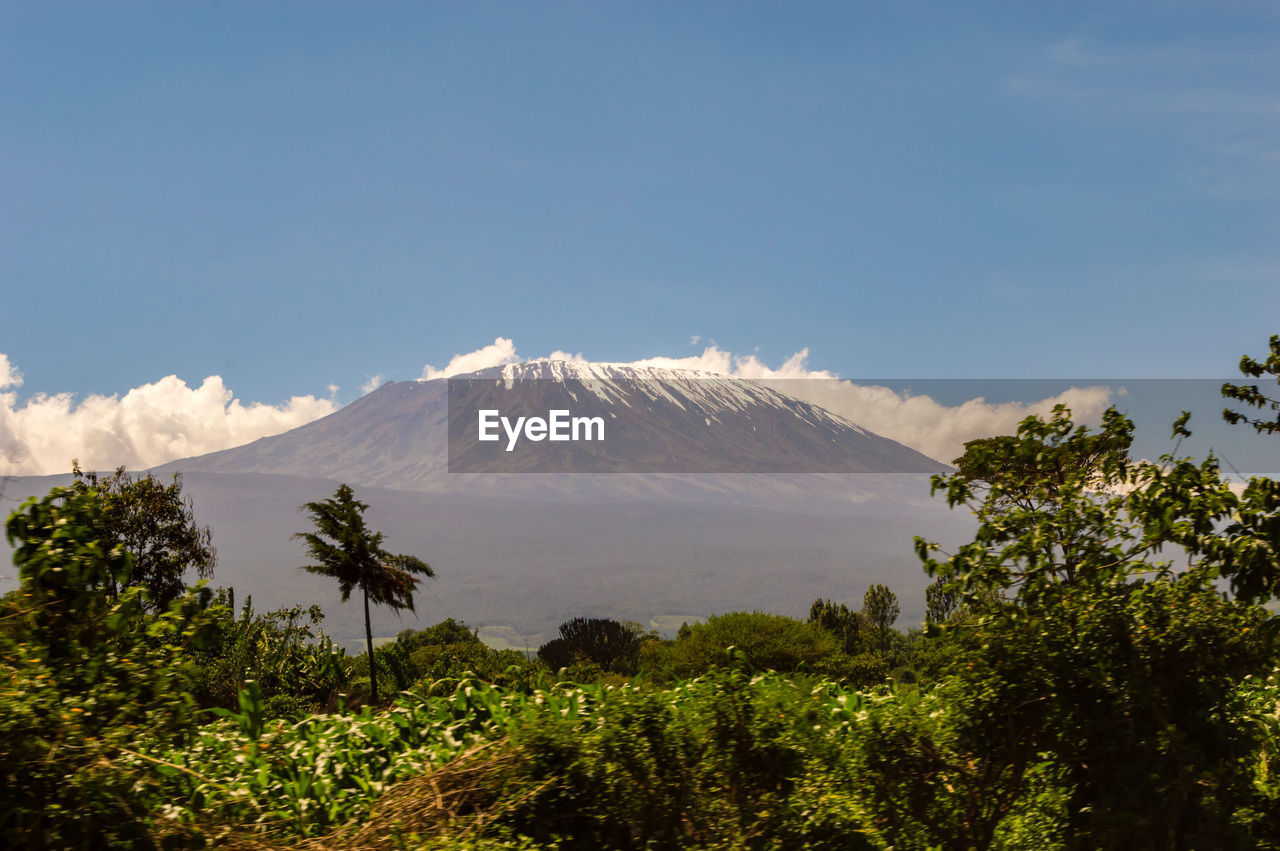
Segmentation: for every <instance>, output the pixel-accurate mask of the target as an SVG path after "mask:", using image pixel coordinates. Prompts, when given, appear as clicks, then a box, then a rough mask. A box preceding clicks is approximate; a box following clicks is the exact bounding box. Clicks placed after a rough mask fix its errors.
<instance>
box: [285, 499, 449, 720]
mask: <svg viewBox="0 0 1280 851" xmlns="http://www.w3.org/2000/svg"><path fill="white" fill-rule="evenodd" d="M368 507H369V506H368V505H366V504H365V503H363V502H360V501H359V500H358V499H356V498H355V494H354V493H353V492H352V490H351V488H350V487H349V486H348V485H345V484H344V485H340V486H339V487H338V490H337V491H336V492H335V493H334V495H333V496H332V497H330V498H329V499H326V500H324V501H322V502H308V503H307V504H306V505H304V506H302V509H303V510H304V511H306V512H307V513H308V514H310V515H311V520H312V522H313V523H315V526H316V531H315V532H298V533H297V534H296V535H294V536H293V537H295V538H301V539H302V540H303V542H305V544H306V547H307V553H308V554H309V555H310V556H311V558H313V559H315V561H316V562H318V563H317V564H307V565H303V566H302V569H303V570H306V571H308V572H310V573H315V574H319V575H320V576H328V577H330V578H332V579H336V580H338V589H339V590H340V591H341V592H342V602H344V603H345V602H346V601H347V600H348V599H350V598H351V592H352V591H354V590H356V589H357V588H359V589H360V595H361V597H362V598H363V599H364V637H365V646H366V648H367V649H368V652H369V655H368V659H369V694H370V699H371V700H372V701H374V702H376V701H377V700H378V678H377V671H376V666H375V664H374V656H373V626H372V624H371V621H370V619H369V604H370V602H372V603H374V604H375V605H380V606H388V607H389V608H391V609H393V610H396V611H400V610H403V609H408V610H409V611H411V612H412V611H413V610H414V609H413V594H414V592H415V591H416V590H417V589H418V585H419V583H420V582H421V580H420V579H418V577H417V576H415V575H414V574H418V575H420V576H426V577H432V578H434V577H435V572H434V571H433V570H432V569H431V566H430V565H428V564H427V563H426V562H424V561H423V560H422V559H420V558H417V557H415V556H410V555H394V554H392V553H389V552H387V551H386V550H384V549H383V548H382V537H383V536H382V533H381V532H372V531H370V530H369V528H368V527H367V526H365V522H364V512H365V509H367V508H368Z"/></svg>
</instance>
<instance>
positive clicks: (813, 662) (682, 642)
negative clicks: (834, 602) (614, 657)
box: [672, 612, 841, 677]
mask: <svg viewBox="0 0 1280 851" xmlns="http://www.w3.org/2000/svg"><path fill="white" fill-rule="evenodd" d="M729 647H736V648H738V650H739V651H741V652H742V653H743V654H745V655H746V657H747V659H748V660H749V661H750V662H751V664H752V665H754V666H755V667H756V668H759V669H762V670H773V671H795V670H798V669H799V668H801V667H802V666H805V667H808V668H809V669H811V670H812V669H814V668H815V667H817V666H819V665H820V664H822V663H825V662H831V661H834V660H836V659H838V658H840V656H841V654H840V647H839V642H837V640H836V638H835V636H833V635H832V634H831V633H829V632H828V631H827V630H825V629H823V628H822V627H821V626H819V625H817V624H815V623H806V622H805V621H799V620H796V619H794V618H788V617H783V616H782V615H771V614H767V613H765V612H730V613H729V614H725V615H717V616H715V617H711V618H708V619H707V621H706V623H700V624H695V625H693V626H690V627H689V628H688V629H687V630H681V635H680V637H679V638H677V639H676V643H675V646H674V647H673V648H672V656H673V667H674V670H675V672H676V674H677V675H679V676H683V677H695V676H698V675H700V674H704V673H706V672H707V671H710V670H711V669H712V668H715V667H718V666H722V665H725V664H727V663H728V656H727V655H726V653H725V650H726V649H727V648H729Z"/></svg>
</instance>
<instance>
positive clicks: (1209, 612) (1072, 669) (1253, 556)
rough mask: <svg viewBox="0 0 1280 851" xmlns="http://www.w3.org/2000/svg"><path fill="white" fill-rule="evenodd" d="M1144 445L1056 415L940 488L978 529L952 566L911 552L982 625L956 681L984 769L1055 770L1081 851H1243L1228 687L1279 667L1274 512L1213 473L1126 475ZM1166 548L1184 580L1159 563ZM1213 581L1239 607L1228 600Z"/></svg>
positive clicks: (1177, 469)
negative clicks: (1273, 633)
mask: <svg viewBox="0 0 1280 851" xmlns="http://www.w3.org/2000/svg"><path fill="white" fill-rule="evenodd" d="M1180 426H1181V427H1183V430H1184V431H1185V420H1183V421H1182V422H1181V423H1180ZM1132 429H1133V426H1132V423H1131V422H1129V421H1128V420H1127V419H1126V418H1124V417H1123V416H1122V415H1120V414H1119V413H1117V412H1116V411H1114V410H1111V411H1108V412H1107V413H1106V414H1105V415H1104V417H1103V427H1102V430H1101V431H1100V432H1098V433H1092V432H1090V431H1089V430H1088V429H1087V428H1084V427H1074V426H1073V424H1072V423H1071V421H1070V416H1069V413H1068V412H1067V411H1066V410H1065V409H1064V408H1062V407H1059V408H1057V409H1055V411H1054V414H1053V417H1052V418H1051V419H1049V420H1047V421H1046V420H1040V419H1038V418H1034V417H1032V418H1028V419H1027V420H1025V421H1024V422H1023V423H1022V425H1021V427H1020V428H1019V431H1018V435H1017V436H1016V437H1008V438H997V439H993V440H987V441H975V442H973V443H970V444H968V447H967V451H966V455H965V458H964V459H961V463H958V464H957V466H958V468H959V471H958V472H957V473H956V474H954V475H952V476H949V477H941V476H940V477H935V482H934V486H935V490H942V491H943V492H944V493H945V494H946V495H947V498H948V501H949V502H950V503H951V504H952V505H960V504H965V505H969V506H971V507H973V508H974V509H975V511H976V513H977V514H978V516H979V517H980V519H981V520H982V523H981V526H980V527H979V529H978V532H977V534H976V536H975V540H974V541H973V543H970V544H966V545H964V546H962V547H960V548H959V549H958V550H957V551H956V552H955V553H954V554H952V555H951V557H950V558H948V559H945V560H939V559H935V558H933V557H932V556H931V555H930V553H931V552H932V550H933V549H934V548H933V547H932V546H931V545H928V544H925V543H923V542H917V545H918V550H919V552H920V554H921V556H922V558H923V559H924V561H925V564H926V567H927V569H928V570H929V572H930V573H932V574H934V575H936V576H940V577H942V578H943V579H944V580H945V581H946V582H947V583H948V584H949V585H950V587H954V588H956V589H958V590H959V591H960V592H961V593H962V596H963V598H964V600H965V601H966V603H971V604H973V605H975V606H976V607H977V610H978V611H980V613H981V614H980V616H979V617H977V618H976V619H975V620H974V621H973V622H972V623H971V624H970V625H969V626H968V627H966V628H970V629H974V630H976V631H977V634H978V636H979V637H980V641H979V642H974V643H971V644H970V645H969V648H968V651H967V652H966V654H965V658H966V665H965V668H964V669H963V672H962V673H961V675H960V682H961V683H962V690H961V693H962V694H964V695H966V696H969V697H976V696H981V698H982V699H981V700H976V699H975V700H974V701H973V702H972V704H971V707H970V708H969V709H967V710H966V709H965V708H964V707H965V706H966V704H962V703H959V702H956V706H957V708H958V709H960V710H961V711H962V712H963V715H962V717H961V718H958V719H956V720H955V724H956V728H957V729H958V730H959V731H961V733H962V734H963V735H964V736H966V737H968V740H969V741H970V742H972V745H971V749H972V750H973V751H974V752H977V753H984V754H988V755H990V754H995V753H998V752H1000V750H1001V749H1002V748H1003V749H1004V750H1005V751H1007V752H1009V753H1014V754H1016V753H1018V752H1020V750H1027V749H1029V750H1033V751H1040V752H1043V753H1044V754H1045V755H1046V758H1048V759H1049V760H1050V761H1051V762H1052V764H1053V765H1054V766H1056V768H1057V770H1060V771H1061V772H1062V774H1063V776H1064V777H1065V778H1066V782H1067V783H1068V784H1069V787H1070V789H1071V797H1070V802H1069V806H1068V808H1067V810H1068V813H1069V819H1068V829H1069V833H1070V836H1071V837H1072V839H1071V841H1072V842H1075V843H1083V844H1086V845H1090V846H1092V847H1106V848H1121V847H1139V846H1140V847H1152V848H1178V847H1209V846H1212V847H1221V848H1225V847H1232V846H1233V845H1236V846H1240V847H1245V846H1247V844H1248V842H1249V840H1247V839H1246V838H1245V836H1244V834H1243V833H1242V832H1241V829H1240V828H1239V825H1238V824H1237V819H1236V818H1235V815H1234V814H1235V812H1236V811H1237V810H1239V809H1240V808H1241V807H1243V806H1245V805H1246V804H1247V803H1248V800H1249V797H1250V795H1251V789H1250V787H1251V781H1250V778H1249V769H1248V766H1249V764H1250V754H1251V753H1252V752H1253V749H1254V748H1255V744H1256V742H1255V738H1254V733H1253V732H1252V731H1251V730H1250V729H1249V727H1248V725H1245V724H1243V723H1242V722H1241V718H1242V712H1243V706H1242V704H1241V702H1240V700H1239V698H1238V697H1237V695H1236V688H1237V685H1238V683H1239V682H1240V681H1241V680H1242V679H1244V678H1245V677H1247V676H1249V675H1260V674H1264V673H1266V672H1267V671H1268V670H1270V667H1271V661H1270V660H1269V658H1268V654H1267V653H1266V652H1264V650H1263V647H1262V644H1261V642H1257V641H1254V640H1253V639H1252V637H1251V633H1252V632H1255V631H1256V630H1257V629H1258V627H1259V626H1260V625H1261V623H1262V622H1263V621H1264V620H1265V618H1266V614H1265V612H1263V611H1262V610H1260V609H1258V608H1256V607H1254V606H1252V605H1251V604H1250V603H1249V602H1248V600H1249V599H1250V598H1252V597H1255V596H1257V595H1259V594H1262V593H1265V592H1266V590H1267V589H1269V588H1271V587H1274V584H1275V582H1276V573H1277V565H1276V563H1275V561H1274V556H1272V557H1271V561H1270V564H1269V565H1264V564H1262V563H1261V560H1260V555H1261V553H1262V552H1265V551H1268V550H1269V551H1270V552H1271V553H1274V552H1275V551H1276V546H1275V545H1276V543H1277V542H1278V541H1277V537H1276V534H1275V530H1274V528H1273V527H1274V518H1275V505H1276V502H1274V501H1272V502H1269V503H1268V499H1269V498H1268V497H1267V496H1266V494H1267V493H1269V492H1270V487H1269V486H1268V485H1265V484H1263V485H1260V484H1258V483H1256V482H1255V483H1254V484H1251V486H1250V487H1253V488H1256V489H1257V490H1258V491H1260V492H1261V493H1256V494H1254V495H1252V496H1251V495H1250V494H1249V491H1248V490H1246V492H1245V494H1244V495H1242V496H1240V497H1237V495H1236V494H1234V493H1233V492H1232V491H1231V489H1230V488H1229V487H1228V486H1227V484H1226V482H1224V481H1223V480H1222V478H1221V476H1220V475H1219V472H1218V467H1217V463H1216V461H1215V460H1214V459H1213V458H1212V457H1211V458H1209V459H1207V460H1205V461H1204V462H1201V463H1199V464H1196V463H1193V462H1191V461H1188V460H1179V459H1175V458H1172V457H1165V458H1163V459H1161V463H1159V464H1152V463H1150V462H1134V461H1131V460H1130V459H1129V456H1128V447H1129V443H1130V440H1131V438H1132ZM1242 509H1246V510H1254V511H1255V512H1256V513H1255V515H1254V516H1253V517H1252V518H1249V517H1243V516H1242V513H1243V512H1242ZM1268 512H1269V513H1268ZM1268 523H1271V524H1273V525H1272V527H1268V525H1267V524H1268ZM1173 547H1179V548H1181V551H1182V552H1183V554H1184V555H1185V556H1186V559H1187V563H1186V565H1185V566H1184V567H1183V568H1182V569H1181V570H1178V571H1175V570H1174V569H1173V566H1172V564H1171V563H1170V562H1168V561H1164V560H1160V559H1159V558H1158V556H1159V554H1161V552H1162V551H1163V550H1165V549H1166V548H1173ZM1219 576H1223V577H1227V578H1228V579H1230V580H1231V581H1232V584H1233V586H1234V587H1235V589H1236V591H1237V594H1238V597H1239V598H1240V599H1237V600H1235V601H1232V600H1227V599H1223V598H1222V597H1221V596H1219V594H1218V593H1217V591H1216V589H1215V587H1214V581H1215V579H1216V578H1217V577H1219ZM995 594H1000V595H1004V596H1006V597H1007V602H1003V603H993V602H992V599H993V595H995ZM1011 731H1013V732H1014V733H1016V735H1015V736H1014V737H1013V738H1012V739H1011V738H1010V734H1011ZM1010 762H1011V763H1012V760H1010Z"/></svg>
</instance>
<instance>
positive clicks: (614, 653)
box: [538, 618, 641, 674]
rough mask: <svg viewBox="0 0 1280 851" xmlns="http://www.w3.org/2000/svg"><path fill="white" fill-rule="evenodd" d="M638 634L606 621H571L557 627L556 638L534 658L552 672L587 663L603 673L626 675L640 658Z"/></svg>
mask: <svg viewBox="0 0 1280 851" xmlns="http://www.w3.org/2000/svg"><path fill="white" fill-rule="evenodd" d="M640 637H641V636H640V634H639V633H638V632H637V631H636V629H634V628H633V627H630V626H627V625H626V624H623V623H620V622H618V621H615V620H612V619H610V618H574V619H572V620H569V621H566V622H565V623H562V624H560V637H559V638H555V639H552V640H551V641H549V642H547V643H546V644H544V645H542V647H540V648H538V658H540V659H542V661H543V662H545V663H546V665H547V667H549V668H551V670H553V671H558V670H560V669H561V668H568V667H570V666H571V665H573V664H574V663H576V662H591V663H592V664H595V665H598V666H599V667H600V669H601V670H603V671H611V672H614V673H621V674H630V673H634V672H635V670H636V661H637V659H638V657H639V654H640Z"/></svg>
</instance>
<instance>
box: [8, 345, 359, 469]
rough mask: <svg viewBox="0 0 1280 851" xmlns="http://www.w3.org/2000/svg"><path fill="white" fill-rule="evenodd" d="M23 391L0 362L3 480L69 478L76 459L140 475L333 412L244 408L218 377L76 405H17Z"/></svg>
mask: <svg viewBox="0 0 1280 851" xmlns="http://www.w3.org/2000/svg"><path fill="white" fill-rule="evenodd" d="M21 383H22V379H21V377H20V376H19V375H18V373H17V371H16V370H15V369H14V368H13V367H12V366H11V365H10V363H9V359H8V358H7V357H6V356H5V355H3V354H0V474H12V475H28V476H39V475H50V474H54V473H67V472H70V470H71V459H73V458H78V459H79V460H80V466H82V467H84V468H85V469H97V470H106V469H113V468H115V467H118V466H121V465H124V466H126V467H129V468H131V469H144V468H147V467H153V466H155V465H157V464H162V463H164V462H165V461H171V460H173V459H175V458H185V457H187V456H190V455H202V454H204V453H206V452H214V451H216V450H219V449H227V448H229V447H232V446H239V445H241V444H243V443H249V442H251V441H254V440H257V439H258V438H260V437H265V436H267V435H270V434H279V433H280V432H283V431H288V430H289V429H291V428H295V427H297V426H300V425H303V424H304V423H308V422H311V421H312V420H315V419H318V418H320V417H323V416H325V415H326V414H331V413H333V412H334V411H335V410H337V408H338V405H337V403H336V402H334V401H333V400H332V399H317V398H316V397H315V396H294V397H293V398H291V399H290V400H289V401H287V402H285V403H283V404H280V405H266V404H262V403H260V402H255V403H251V404H248V405H246V404H244V403H242V402H241V401H240V400H239V399H236V398H235V397H234V395H233V394H232V392H231V390H229V389H228V388H226V387H225V386H224V385H223V383H222V378H221V377H220V376H217V375H211V376H209V377H208V378H206V379H205V380H204V382H203V383H202V384H201V385H200V386H199V387H189V386H187V384H186V382H184V381H182V380H181V379H180V378H178V377H177V376H176V375H168V376H165V377H164V378H161V379H160V380H159V381H155V382H152V383H151V384H144V385H142V386H141V387H135V388H133V389H132V390H130V391H129V392H128V393H125V394H124V395H123V396H114V395H113V396H100V395H91V396H88V397H86V398H85V399H84V400H83V401H80V402H77V401H76V400H75V399H74V398H73V396H72V394H70V393H58V394H54V395H47V394H44V393H38V394H36V395H35V396H33V397H31V398H30V399H27V400H25V401H24V402H23V403H22V404H19V403H18V399H17V393H16V392H15V391H16V389H17V387H19V386H21Z"/></svg>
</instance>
